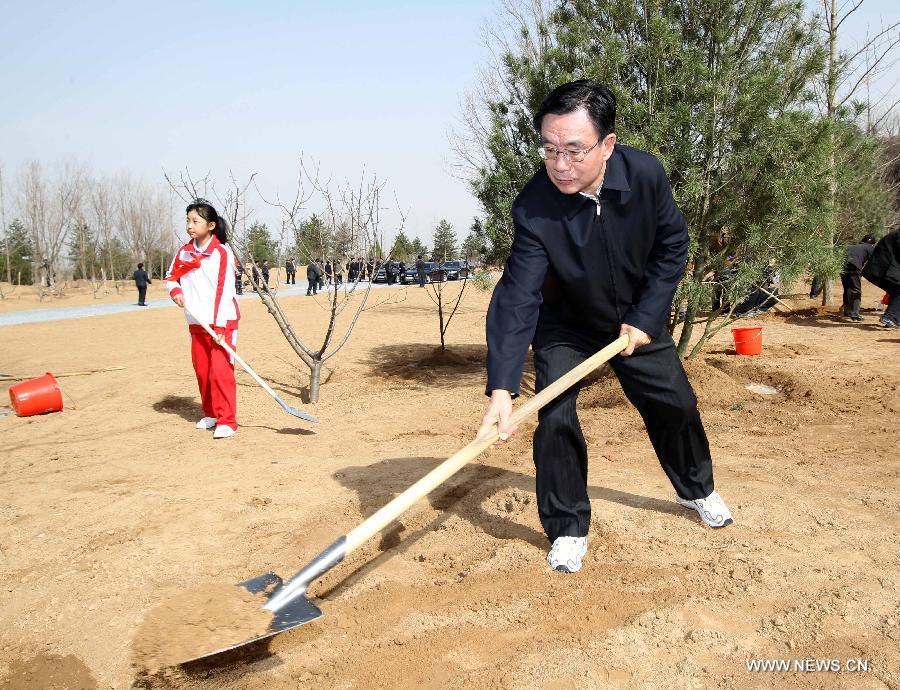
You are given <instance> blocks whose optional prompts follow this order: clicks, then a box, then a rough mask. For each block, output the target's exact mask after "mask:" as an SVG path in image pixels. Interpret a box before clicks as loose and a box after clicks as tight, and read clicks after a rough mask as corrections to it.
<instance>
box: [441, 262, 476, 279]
mask: <svg viewBox="0 0 900 690" xmlns="http://www.w3.org/2000/svg"><path fill="white" fill-rule="evenodd" d="M441 270H443V271H444V272H445V273H446V275H447V280H460V279H464V278H468V277H469V274H470V273H471V272H472V267H471V266H470V265H469V262H468V261H445V262H444V263H442V264H441Z"/></svg>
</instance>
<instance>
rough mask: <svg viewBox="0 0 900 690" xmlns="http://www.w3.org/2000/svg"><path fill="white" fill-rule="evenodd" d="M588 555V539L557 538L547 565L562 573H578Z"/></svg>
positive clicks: (548, 555)
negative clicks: (582, 561)
mask: <svg viewBox="0 0 900 690" xmlns="http://www.w3.org/2000/svg"><path fill="white" fill-rule="evenodd" d="M586 553H587V537H557V538H556V539H555V540H554V542H553V546H552V547H550V553H548V554H547V563H549V564H550V567H551V568H553V570H558V571H559V572H561V573H577V572H578V571H579V570H581V559H582V558H584V554H586Z"/></svg>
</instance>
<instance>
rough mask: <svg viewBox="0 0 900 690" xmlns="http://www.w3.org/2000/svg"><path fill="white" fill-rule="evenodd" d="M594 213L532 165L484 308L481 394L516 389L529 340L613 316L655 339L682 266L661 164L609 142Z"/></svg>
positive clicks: (684, 248)
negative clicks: (611, 148)
mask: <svg viewBox="0 0 900 690" xmlns="http://www.w3.org/2000/svg"><path fill="white" fill-rule="evenodd" d="M600 199H601V213H600V215H599V216H598V215H597V206H596V204H595V203H594V202H593V201H592V200H591V199H589V198H587V197H585V196H583V195H581V194H563V193H562V192H560V191H559V190H558V189H557V188H556V186H555V185H554V184H553V182H552V181H551V180H550V178H549V176H548V174H547V171H546V169H545V168H544V167H543V166H542V167H541V169H540V170H539V171H538V172H537V173H536V174H535V175H534V177H533V178H531V180H530V181H529V182H528V184H527V185H525V188H524V189H523V190H522V192H521V193H520V194H519V196H518V197H517V198H516V200H515V202H514V203H513V208H512V216H513V221H514V223H515V238H514V239H513V245H512V250H511V252H510V255H509V259H508V260H507V263H506V268H505V270H504V272H503V276H502V277H501V278H500V281H499V282H498V283H497V287H496V288H495V289H494V295H493V297H492V299H491V305H490V308H489V309H488V315H487V343H488V359H487V374H488V382H487V392H488V393H490V392H491V391H492V390H494V389H498V388H499V389H505V390H508V391H510V392H512V393H513V395H517V394H518V391H519V382H520V379H521V377H522V369H523V368H524V366H525V355H526V354H527V352H528V346H529V344H531V343H532V341H533V342H534V345H535V347H539V346H542V345H547V344H550V343H553V342H554V341H555V340H558V339H559V338H565V337H566V336H565V334H566V333H567V332H569V333H574V334H577V335H578V336H581V337H582V338H583V339H587V340H588V341H593V340H596V341H600V340H602V339H603V337H604V335H608V334H610V333H613V334H614V335H616V336H617V335H618V333H619V327H620V325H621V324H623V323H627V324H629V325H631V326H634V327H636V328H639V329H641V330H642V331H644V332H645V333H647V334H648V335H649V336H650V337H651V338H657V337H659V336H660V335H661V334H662V333H663V331H664V330H665V327H666V319H667V317H668V315H669V309H670V307H671V304H672V297H673V296H674V294H675V288H676V287H677V285H678V281H679V280H680V279H681V276H682V275H683V274H684V268H685V264H686V262H687V252H688V231H687V225H686V223H685V221H684V216H682V214H681V211H679V210H678V207H677V206H676V205H675V201H674V199H673V198H672V190H671V187H670V185H669V180H668V178H667V177H666V173H665V171H664V170H663V167H662V164H661V163H660V162H659V161H658V160H657V159H656V158H654V157H653V156H652V155H650V154H649V153H645V152H643V151H639V150H638V149H633V148H631V147H628V146H620V145H617V146H616V147H615V150H614V151H613V154H612V156H611V157H610V159H609V161H608V162H607V168H606V176H605V179H604V182H603V191H602V193H601V196H600Z"/></svg>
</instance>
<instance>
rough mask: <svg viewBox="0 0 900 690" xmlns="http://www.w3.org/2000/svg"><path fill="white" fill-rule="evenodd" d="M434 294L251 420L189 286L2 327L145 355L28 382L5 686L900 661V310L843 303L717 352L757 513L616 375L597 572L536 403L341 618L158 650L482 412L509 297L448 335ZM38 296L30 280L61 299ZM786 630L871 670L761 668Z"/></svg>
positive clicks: (384, 541) (721, 412)
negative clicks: (229, 386) (681, 478)
mask: <svg viewBox="0 0 900 690" xmlns="http://www.w3.org/2000/svg"><path fill="white" fill-rule="evenodd" d="M159 290H160V287H159V286H157V285H154V291H153V292H151V295H150V298H151V299H155V298H158V297H159V296H160V293H159V292H158V291H159ZM423 292H424V291H419V290H418V289H410V290H397V291H396V292H395V293H393V294H394V295H395V296H394V297H393V299H392V301H389V302H388V303H383V304H381V305H380V306H378V307H377V308H375V309H372V310H369V311H367V312H366V313H365V314H364V315H363V317H362V320H361V322H360V324H359V326H358V327H357V330H356V331H355V333H354V335H353V338H352V339H351V341H350V342H349V344H348V345H347V347H346V348H345V349H344V350H343V351H342V352H341V353H340V354H339V356H338V358H337V359H336V360H333V362H334V368H333V369H331V370H329V371H328V372H327V383H326V384H325V385H324V386H323V389H322V401H321V402H320V403H319V404H318V405H316V406H315V407H313V406H309V405H306V406H305V407H306V409H310V411H312V412H313V413H314V414H316V415H317V416H318V417H319V418H320V419H321V421H322V423H321V424H319V425H318V426H315V427H312V426H308V425H305V424H303V423H297V422H298V421H299V420H295V419H294V418H292V417H290V416H288V415H285V414H284V413H282V412H281V411H280V409H279V408H278V407H277V406H276V405H274V404H273V402H272V401H271V400H270V399H269V398H268V397H267V396H266V395H265V394H264V393H263V392H262V391H261V390H260V389H259V388H258V387H257V386H256V385H255V384H254V383H253V382H252V380H251V379H250V378H249V377H248V376H246V375H244V374H239V375H238V404H239V421H240V422H241V424H242V428H241V430H240V432H239V433H238V435H237V436H236V437H234V438H233V439H229V440H225V441H221V442H214V441H213V440H212V438H211V436H210V434H208V433H204V432H201V431H196V430H195V429H194V428H193V422H194V421H195V420H196V419H197V418H199V417H200V416H201V411H200V408H199V406H198V403H197V395H196V392H195V382H194V378H193V372H192V370H191V366H190V362H189V357H188V351H187V347H188V340H187V330H186V328H185V326H184V324H183V321H182V317H181V314H179V313H178V312H177V311H176V310H174V309H157V310H148V311H143V312H137V313H128V314H121V315H114V316H103V317H94V318H85V319H78V320H71V321H57V322H49V323H42V324H29V325H22V326H11V327H4V328H0V343H2V344H0V371H3V372H22V373H32V372H35V373H39V372H43V371H46V370H49V371H57V372H59V371H66V370H69V371H72V370H82V369H88V368H92V367H104V366H111V365H121V366H124V367H126V369H124V370H121V371H114V372H109V373H101V374H96V375H92V376H84V377H72V378H66V379H61V382H62V385H63V389H64V391H65V393H66V396H67V398H66V404H67V409H66V410H65V411H64V412H63V413H60V414H51V415H45V416H41V417H31V418H17V417H15V416H12V415H10V414H8V410H3V409H0V415H3V416H0V456H2V462H0V468H2V475H0V483H2V496H3V499H2V501H0V688H22V687H32V688H94V687H98V688H129V687H137V688H170V687H171V688H209V689H212V688H257V689H262V688H295V687H317V688H318V687H362V688H371V687H401V688H405V687H408V688H418V687H465V688H472V687H475V688H488V687H491V688H492V687H509V688H551V687H553V688H595V687H623V688H624V687H635V688H638V687H639V688H693V687H696V688H707V687H723V688H762V687H802V688H821V687H825V688H834V687H847V688H900V671H898V668H900V653H898V648H900V632H898V630H900V530H898V527H900V462H898V461H900V452H898V449H900V426H898V423H897V420H898V415H900V390H898V383H900V334H898V333H896V332H888V331H882V330H879V329H877V328H875V327H874V325H872V324H873V322H874V317H873V316H872V315H871V313H869V315H868V319H867V323H865V324H862V325H856V324H849V323H844V322H842V321H840V320H838V319H835V318H833V317H832V316H831V315H829V314H827V313H822V312H820V311H817V310H815V309H805V310H802V311H800V312H798V313H796V314H794V315H792V316H773V315H770V316H767V317H765V318H764V319H762V320H761V323H762V324H763V325H764V327H765V345H764V352H763V355H762V356H760V357H736V356H734V355H733V354H730V353H729V346H730V336H729V335H728V334H726V333H725V332H722V333H720V334H719V336H718V337H717V338H716V340H715V341H714V342H713V344H712V345H711V346H710V347H709V348H708V350H707V351H706V353H705V354H704V355H703V357H702V358H701V359H700V360H699V361H696V362H693V363H691V364H690V365H689V374H690V376H691V379H692V381H693V383H694V385H695V388H696V390H697V393H698V397H699V398H700V401H701V407H702V410H703V414H704V419H705V423H706V425H707V429H708V432H709V435H710V439H711V443H712V446H713V451H714V458H715V462H716V465H715V469H716V483H717V488H719V490H720V491H721V492H722V493H723V494H724V496H725V497H726V499H727V500H728V501H729V503H730V505H731V508H732V510H733V511H734V513H735V519H736V524H735V525H733V526H731V527H728V528H726V529H724V530H718V531H713V530H710V529H708V528H705V527H703V526H702V525H701V524H700V522H699V520H698V518H697V517H696V516H695V515H694V514H692V513H690V512H688V511H687V510H685V509H683V508H680V507H679V506H677V505H675V504H674V503H673V501H672V491H671V487H670V486H669V485H668V484H667V481H666V479H665V476H664V475H663V473H662V471H661V470H660V468H659V466H658V464H657V462H656V460H655V458H654V456H653V452H652V449H651V448H650V445H649V443H648V441H647V440H646V437H645V435H644V433H643V430H642V424H641V421H640V419H639V417H638V416H637V414H636V413H635V412H634V411H633V410H632V409H631V408H630V407H629V406H628V405H627V404H626V403H625V402H624V399H623V397H622V395H621V393H620V392H618V389H617V387H616V385H615V383H614V381H612V380H610V379H609V378H607V377H602V376H601V377H598V378H596V379H595V380H594V381H593V382H592V383H591V384H590V385H589V387H588V388H587V389H586V390H585V391H584V392H583V393H582V396H581V400H580V409H581V418H582V421H583V425H584V427H585V434H586V437H587V439H588V444H589V448H590V453H591V479H590V485H591V489H590V492H591V496H592V499H593V520H592V525H591V535H590V539H589V549H588V556H587V558H586V561H585V567H584V569H583V570H582V571H581V572H580V573H579V574H577V575H569V576H566V575H562V574H559V573H552V572H549V570H548V568H547V566H546V563H545V561H544V557H545V550H546V547H547V544H546V540H545V538H544V536H543V534H542V533H541V531H540V526H539V523H538V520H537V516H536V513H535V508H534V493H533V491H534V487H533V467H532V461H531V447H530V432H531V428H532V427H531V425H528V426H527V428H523V429H522V430H521V432H520V433H519V434H518V435H517V436H516V437H514V439H513V440H512V441H511V442H509V443H508V444H506V445H505V446H504V447H502V448H496V449H494V450H493V451H491V452H490V453H488V454H487V455H485V456H484V457H482V458H481V459H480V460H479V461H478V462H476V463H475V464H473V465H472V466H470V467H467V468H465V469H464V470H463V471H462V472H460V473H459V475H457V476H456V477H455V478H453V479H451V480H450V481H449V482H448V483H447V485H445V486H444V487H441V488H439V489H438V490H437V491H435V492H434V494H433V495H432V496H431V497H430V498H429V499H428V500H427V501H423V502H422V504H421V505H417V506H415V507H414V508H413V509H412V510H410V511H409V513H407V514H406V515H405V516H404V517H403V519H402V522H401V523H400V524H398V525H397V526H396V527H395V528H393V529H390V530H389V531H388V532H387V533H386V534H384V535H383V537H381V538H379V539H376V540H374V541H373V543H371V544H368V545H366V546H365V547H363V548H362V549H360V550H359V551H357V552H356V553H354V554H352V555H351V556H350V557H349V558H348V560H347V561H346V562H344V563H342V564H341V565H339V566H338V567H337V568H335V569H334V570H333V571H332V572H331V573H329V574H328V575H327V576H326V577H325V578H323V579H322V580H320V581H319V582H318V583H316V584H314V585H313V587H312V590H311V594H312V595H314V596H315V597H317V598H318V603H319V604H320V606H321V607H322V608H323V610H324V611H325V617H324V618H322V619H321V620H319V621H316V622H314V623H311V624H309V625H306V626H304V627H301V628H298V629H296V630H293V631H290V632H287V633H284V634H282V635H279V636H277V637H275V638H273V639H272V640H271V641H270V642H269V643H268V644H258V645H256V646H254V647H252V648H250V649H249V650H247V652H246V654H244V655H242V656H240V657H237V656H234V655H232V656H231V657H227V658H224V659H221V660H219V661H218V662H217V663H215V664H201V665H195V666H194V667H191V668H184V669H182V670H180V671H177V672H170V673H168V674H157V675H153V676H150V675H148V674H146V673H145V672H143V671H142V670H141V669H139V668H136V667H135V666H134V665H133V658H134V651H135V649H134V641H135V636H136V634H137V632H138V630H139V628H140V626H141V623H142V621H143V619H144V618H145V617H148V616H149V615H150V613H151V611H152V610H153V609H154V607H156V606H157V605H159V604H160V603H161V602H165V601H169V600H170V599H171V598H172V597H173V596H175V595H176V594H177V593H179V592H182V591H184V590H186V589H190V588H194V587H202V586H203V585H204V584H206V583H229V582H234V581H237V580H240V579H244V578H247V577H251V576H254V575H257V574H260V573H263V572H266V571H267V570H270V569H274V570H275V571H276V572H278V573H280V574H282V575H284V576H287V575H289V574H291V573H292V572H293V571H294V570H296V569H297V568H298V567H299V566H301V565H303V564H304V563H306V562H307V561H308V560H309V559H310V558H311V557H312V556H313V555H315V554H316V553H317V552H318V551H319V550H321V548H323V547H324V546H326V545H327V544H329V543H330V542H331V541H332V540H333V539H334V538H335V537H337V536H338V535H340V534H343V533H345V532H347V531H348V530H350V529H352V528H353V527H354V526H355V525H357V524H358V523H359V522H360V520H361V519H362V518H364V517H365V516H368V515H370V514H371V513H372V512H373V511H374V510H376V509H377V508H378V507H380V506H381V505H382V504H383V503H385V502H386V501H387V500H388V499H389V498H390V497H391V496H393V495H394V494H396V493H397V492H399V491H401V490H402V489H404V488H406V487H407V486H408V485H409V484H411V483H412V482H413V481H415V480H416V479H417V478H418V477H420V476H421V475H422V474H424V473H425V472H426V471H427V470H429V469H430V468H432V467H433V466H434V465H435V464H436V463H437V462H439V461H440V460H441V459H443V458H445V457H447V456H448V455H450V454H451V453H452V452H454V451H455V450H457V449H458V448H459V447H461V446H462V445H463V444H465V443H466V442H468V441H469V440H470V439H471V437H472V435H473V433H474V431H475V429H476V427H477V424H478V421H479V418H480V415H481V413H482V408H483V405H484V400H485V399H484V397H483V395H482V386H483V358H484V345H483V340H484V338H483V332H484V313H485V308H486V305H487V300H488V298H487V296H486V295H484V294H480V293H477V292H474V291H472V292H471V293H470V294H467V297H466V299H465V301H464V303H463V304H464V307H465V308H464V310H463V312H462V313H461V314H459V315H458V316H457V317H456V320H455V321H454V322H453V324H452V325H451V327H450V331H449V340H450V346H451V349H452V352H453V353H454V357H452V358H450V359H449V360H448V361H447V362H445V363H441V362H440V361H438V360H436V359H435V358H434V357H433V354H434V347H435V345H436V344H437V342H438V341H437V326H436V317H435V314H434V310H433V309H432V308H431V303H430V302H429V301H427V299H426V298H425V296H424V295H423ZM385 294H386V293H385V291H379V293H377V300H376V301H381V300H382V299H383V296H384V295H385ZM877 297H878V295H877V294H876V293H874V292H867V293H866V296H865V300H864V304H866V305H872V304H874V303H875V301H876V300H877ZM72 299H73V300H75V301H76V302H77V301H78V300H81V301H88V302H90V301H91V298H90V296H89V295H88V296H87V297H85V296H83V295H82V296H81V297H77V296H75V297H72ZM121 299H129V300H131V299H133V295H132V294H131V293H128V294H127V295H123V296H122V297H121ZM17 302H18V305H17V306H15V307H13V306H11V305H12V302H11V301H7V302H5V303H3V302H0V306H2V308H3V309H4V310H6V309H11V308H19V309H30V308H34V307H35V304H34V302H33V300H29V299H26V298H23V299H20V300H17ZM73 303H74V302H73ZM45 304H47V301H46V300H45ZM243 304H244V306H243V310H244V314H245V318H244V320H243V321H242V326H241V334H240V350H241V351H242V353H243V354H244V356H245V357H246V358H247V359H248V361H249V362H250V363H251V364H252V365H253V366H254V367H255V368H257V370H258V372H259V373H260V374H262V375H263V376H264V377H265V378H266V379H268V380H269V381H271V382H272V383H273V385H274V386H275V387H276V389H277V390H279V391H280V392H281V393H282V394H283V395H284V396H285V397H286V399H287V400H288V401H289V402H291V403H292V404H298V405H299V404H302V399H301V396H302V393H303V390H302V389H303V387H304V386H305V385H306V382H307V380H306V376H305V374H303V372H302V371H299V370H298V369H297V366H296V364H297V361H296V359H295V358H294V357H293V355H292V354H291V353H290V351H289V349H288V347H287V345H286V343H285V341H284V339H283V338H282V337H281V335H280V333H279V332H278V331H277V329H276V327H275V325H274V322H273V321H272V320H271V318H270V317H269V316H268V315H267V314H266V313H264V311H263V310H262V308H261V307H260V305H259V304H258V303H255V302H252V301H246V302H244V303H243ZM320 304H321V303H317V302H316V301H314V300H313V299H312V298H309V299H307V298H304V297H295V298H288V299H286V300H285V308H286V310H287V311H288V313H289V314H290V315H291V316H292V318H293V320H294V323H295V324H296V325H297V327H298V330H299V331H300V332H301V333H320V332H321V329H322V328H323V324H324V323H325V312H324V310H323V309H322V308H321V306H320ZM53 306H61V305H60V303H59V302H55V303H53ZM800 306H801V307H802V306H803V305H802V304H801V305H800ZM807 306H808V305H807ZM531 380H532V379H531V378H530V375H529V376H528V378H527V380H526V384H527V386H526V387H528V386H530V383H531ZM748 383H762V384H767V385H770V386H774V387H776V388H778V389H779V390H780V391H781V392H780V394H779V395H776V396H764V395H758V394H755V393H751V392H749V391H748V390H747V389H746V385H747V384H748ZM0 395H3V396H4V397H5V393H4V392H3V391H0ZM72 402H74V406H72V405H71V403H72ZM4 412H5V413H6V414H4ZM771 658H775V659H788V660H791V661H793V660H804V659H829V660H830V659H836V660H838V662H839V663H840V664H842V665H843V664H844V663H845V662H846V661H847V660H853V659H860V660H863V661H865V662H868V672H848V671H847V670H846V669H844V670H843V671H842V672H840V673H825V672H791V673H763V672H757V673H751V672H748V670H747V662H748V661H750V660H753V659H771Z"/></svg>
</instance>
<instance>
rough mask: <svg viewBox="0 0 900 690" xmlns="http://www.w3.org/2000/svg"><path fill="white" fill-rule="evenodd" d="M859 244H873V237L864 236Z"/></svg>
mask: <svg viewBox="0 0 900 690" xmlns="http://www.w3.org/2000/svg"><path fill="white" fill-rule="evenodd" d="M860 244H875V235H866V236H865V237H863V238H862V239H861V240H860Z"/></svg>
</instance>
